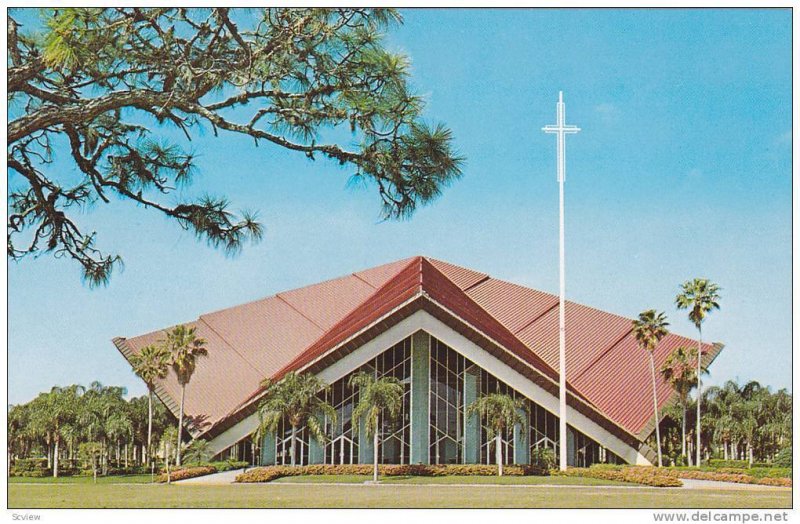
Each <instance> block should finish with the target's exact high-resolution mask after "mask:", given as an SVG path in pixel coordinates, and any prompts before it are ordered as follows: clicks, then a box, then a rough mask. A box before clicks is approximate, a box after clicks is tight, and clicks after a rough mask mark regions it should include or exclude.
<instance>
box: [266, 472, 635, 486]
mask: <svg viewBox="0 0 800 524" xmlns="http://www.w3.org/2000/svg"><path fill="white" fill-rule="evenodd" d="M370 480H372V476H370V475H300V476H297V477H282V478H279V479H276V480H273V481H272V483H279V484H287V483H288V484H293V483H303V484H319V483H323V484H363V483H364V482H366V481H370ZM380 481H381V482H382V483H383V484H411V485H414V484H443V485H447V484H476V485H479V484H502V485H515V486H534V485H548V486H635V485H636V484H630V483H627V482H618V481H614V480H601V479H593V478H581V477H537V476H527V477H519V476H504V477H485V476H477V475H460V476H459V475H452V476H446V477H411V476H392V477H380Z"/></svg>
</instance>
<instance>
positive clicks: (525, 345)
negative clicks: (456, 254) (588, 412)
mask: <svg viewBox="0 0 800 524" xmlns="http://www.w3.org/2000/svg"><path fill="white" fill-rule="evenodd" d="M426 261H427V262H428V264H430V267H431V269H433V270H434V271H436V272H437V273H438V274H439V275H441V276H442V277H443V278H444V279H445V280H447V281H448V282H450V283H451V284H452V285H453V286H454V287H455V288H456V289H458V290H459V291H460V292H461V295H462V296H463V297H464V298H466V299H467V300H468V301H469V302H470V303H472V304H474V305H475V306H476V307H477V308H478V309H480V311H482V312H483V313H484V314H485V315H486V316H488V317H489V318H491V319H492V320H493V321H495V322H497V324H498V325H499V326H501V327H502V328H503V329H504V330H505V331H506V332H507V333H508V334H509V335H511V337H512V338H513V339H514V340H515V341H516V342H518V343H519V344H520V345H521V346H522V347H524V348H527V349H528V351H530V352H531V353H532V354H533V355H534V356H535V357H536V358H537V359H538V360H539V361H541V363H542V364H543V365H544V366H545V367H546V368H547V370H549V371H550V372H551V373H553V374H554V375H555V376H556V377H558V372H557V371H556V370H555V369H554V368H553V367H552V366H551V365H550V364H548V363H547V361H545V360H544V359H543V358H542V357H541V356H539V355H538V354H537V353H536V352H535V351H534V350H533V349H531V348H530V347H529V346H528V345H527V344H526V343H524V342H523V341H522V340H520V339H519V337H517V335H516V334H515V333H514V332H513V331H511V330H510V329H509V328H508V326H506V325H505V324H503V323H502V322H500V320H499V319H497V318H496V317H495V316H494V315H492V314H491V313H490V312H489V311H487V310H486V308H484V307H483V306H482V305H481V304H479V303H478V301H477V300H475V299H473V298H472V297H470V296H469V295H468V294H467V293H466V292H465V291H464V290H463V289H461V288H460V287H458V285H456V283H455V282H453V280H452V279H450V278H449V277H448V276H447V275H445V274H444V272H442V271H440V270H439V269H438V268H437V267H436V266H435V265H434V264H433V263H432V262H431V261H430V260H427V259H426ZM482 274H484V275H485V274H486V273H482ZM423 289H424V288H423ZM465 320H466V319H465ZM547 370H539V371H540V372H541V373H545V374H546V373H547ZM572 387H573V388H574V389H575V391H576V392H579V391H578V389H577V388H575V386H574V385H573V386H572ZM579 393H580V395H582V396H583V393H582V392H579Z"/></svg>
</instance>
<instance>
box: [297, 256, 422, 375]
mask: <svg viewBox="0 0 800 524" xmlns="http://www.w3.org/2000/svg"><path fill="white" fill-rule="evenodd" d="M421 258H422V257H419V256H417V257H412V259H411V260H410V261H409V263H408V264H406V265H404V266H403V267H402V268H401V269H400V271H398V272H397V273H396V274H395V276H393V277H392V278H390V279H389V280H387V281H386V282H384V283H383V285H381V286H380V287H378V288H373V289H374V291H373V292H372V293H370V294H369V295H368V296H367V297H366V298H365V299H364V300H362V301H361V302H359V303H358V304H357V305H356V306H355V307H353V308H352V309H350V311H348V312H347V313H345V314H344V315H343V316H342V318H340V319H339V320H338V321H337V322H336V323H335V324H333V325H332V326H331V327H330V328H328V329H322V333H321V334H320V335H319V336H318V337H317V338H315V339H314V340H313V341H312V342H311V343H309V344H308V345H306V346H305V347H304V348H303V349H302V350H301V351H300V352H298V356H300V355H303V354H304V353H305V352H306V351H308V350H309V349H310V348H312V347H314V346H315V345H316V344H317V343H318V342H319V341H320V340H322V339H323V338H324V337H325V336H327V335H328V333H330V332H331V331H333V330H335V329H336V328H337V327H339V326H340V325H341V324H342V323H343V322H345V321H346V320H348V318H349V317H350V315H351V314H352V313H353V312H354V311H356V310H357V309H358V308H360V307H361V306H363V305H364V304H366V303H367V302H369V301H370V300H371V299H372V298H373V297H375V296H377V295H378V294H379V293H380V292H381V291H382V290H383V289H384V288H386V287H388V286H390V285H391V284H393V283H394V280H395V279H396V278H397V275H400V274H401V273H402V272H403V271H405V270H407V269H408V268H409V267H411V266H412V265H413V264H414V263H415V262H418V261H419V259H421ZM401 260H402V259H401ZM420 279H421V277H420ZM420 284H421V281H420ZM314 325H316V324H314ZM292 362H294V359H293V360H292V361H290V362H289V364H287V365H286V366H284V367H288V366H290V365H291V363H292Z"/></svg>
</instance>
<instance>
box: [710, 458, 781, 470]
mask: <svg viewBox="0 0 800 524" xmlns="http://www.w3.org/2000/svg"><path fill="white" fill-rule="evenodd" d="M707 463H708V465H709V466H710V467H712V468H740V469H747V468H749V467H750V462H748V461H746V460H732V459H729V460H724V459H709V460H708V462H707ZM771 466H772V465H771V464H769V463H767V462H753V467H754V468H769V467H771Z"/></svg>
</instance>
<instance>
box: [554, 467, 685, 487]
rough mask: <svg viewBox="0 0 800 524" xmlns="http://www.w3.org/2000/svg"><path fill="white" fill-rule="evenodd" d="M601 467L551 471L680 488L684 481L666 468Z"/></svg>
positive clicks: (555, 474)
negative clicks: (669, 472)
mask: <svg viewBox="0 0 800 524" xmlns="http://www.w3.org/2000/svg"><path fill="white" fill-rule="evenodd" d="M598 466H600V467H589V468H568V469H567V470H566V471H559V470H554V471H551V472H550V473H551V474H552V475H554V476H560V477H584V478H595V479H602V480H616V481H620V482H631V483H634V484H642V485H645V486H652V487H656V488H679V487H681V486H682V485H683V483H682V482H681V481H680V479H678V478H677V477H676V476H674V475H669V474H664V472H665V471H666V470H662V469H658V468H652V467H640V466H614V465H613V464H602V465H598Z"/></svg>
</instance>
